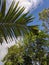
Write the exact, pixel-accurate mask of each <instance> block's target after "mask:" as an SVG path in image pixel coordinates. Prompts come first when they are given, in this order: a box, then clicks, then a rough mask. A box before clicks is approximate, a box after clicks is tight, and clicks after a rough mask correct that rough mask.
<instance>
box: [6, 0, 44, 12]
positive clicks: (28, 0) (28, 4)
mask: <svg viewBox="0 0 49 65" xmlns="http://www.w3.org/2000/svg"><path fill="white" fill-rule="evenodd" d="M12 1H13V0H7V10H8V9H9V7H10V4H11V3H12ZM18 1H19V6H24V7H25V8H26V9H25V12H27V11H28V10H31V9H35V8H37V6H38V5H39V4H41V3H42V1H43V0H15V2H18Z"/></svg>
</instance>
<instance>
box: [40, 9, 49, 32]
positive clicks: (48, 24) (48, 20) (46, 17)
mask: <svg viewBox="0 0 49 65" xmlns="http://www.w3.org/2000/svg"><path fill="white" fill-rule="evenodd" d="M39 19H40V20H42V21H43V26H44V27H45V29H46V32H49V8H48V9H44V10H43V11H41V12H40V13H39Z"/></svg>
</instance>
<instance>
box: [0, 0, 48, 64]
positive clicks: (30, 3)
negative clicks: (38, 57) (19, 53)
mask: <svg viewBox="0 0 49 65" xmlns="http://www.w3.org/2000/svg"><path fill="white" fill-rule="evenodd" d="M15 1H16V2H17V1H20V3H21V4H20V3H19V6H24V7H25V8H26V9H25V11H24V13H26V12H27V11H28V10H30V11H31V12H30V13H31V14H33V15H34V16H35V17H36V18H35V20H34V21H33V22H31V23H29V24H28V25H40V29H42V27H41V25H42V21H39V16H38V13H39V12H41V11H42V10H43V9H45V8H48V7H49V0H15ZM11 2H12V0H7V2H6V6H7V7H6V13H7V11H8V9H9V7H10V5H11ZM17 40H20V37H19V38H18V39H17ZM14 44H15V41H12V42H10V41H9V43H8V44H6V43H5V42H3V44H2V45H0V65H3V64H2V63H1V60H2V59H3V57H4V56H5V55H6V54H7V53H8V47H11V46H12V45H14Z"/></svg>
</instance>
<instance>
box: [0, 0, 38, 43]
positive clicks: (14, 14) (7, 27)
mask: <svg viewBox="0 0 49 65" xmlns="http://www.w3.org/2000/svg"><path fill="white" fill-rule="evenodd" d="M18 4H19V2H17V4H16V5H15V1H14V0H13V2H12V4H11V6H10V8H9V10H8V12H7V14H6V0H4V1H3V3H2V7H1V11H0V42H2V41H3V39H5V40H6V42H7V37H10V38H11V39H12V37H13V33H14V35H15V37H17V36H19V35H22V33H23V34H25V33H29V32H28V30H29V31H37V29H35V28H34V27H33V26H27V24H28V23H30V22H32V21H33V19H34V17H32V15H28V14H29V12H27V13H25V14H23V12H24V10H25V8H24V7H23V8H21V7H18ZM27 15H28V16H27ZM35 27H37V26H35ZM34 33H35V32H34Z"/></svg>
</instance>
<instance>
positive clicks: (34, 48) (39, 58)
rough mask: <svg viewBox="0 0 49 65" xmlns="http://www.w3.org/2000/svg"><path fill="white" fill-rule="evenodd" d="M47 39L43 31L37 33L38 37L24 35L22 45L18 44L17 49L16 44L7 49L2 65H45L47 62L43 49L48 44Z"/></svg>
mask: <svg viewBox="0 0 49 65" xmlns="http://www.w3.org/2000/svg"><path fill="white" fill-rule="evenodd" d="M47 38H48V35H47V34H45V33H44V32H43V31H41V32H39V35H34V34H33V33H32V32H30V34H29V35H27V34H26V35H25V37H24V38H23V42H24V43H23V45H22V44H21V43H20V42H19V43H18V45H19V47H18V46H17V44H16V45H14V46H12V47H11V48H9V49H8V54H7V55H6V56H5V58H4V60H3V61H5V64H4V65H6V64H7V65H9V64H8V63H11V65H33V63H35V65H36V64H37V62H39V64H41V65H46V64H47V61H48V60H49V59H47V56H46V54H47V51H46V49H45V47H47V42H48V40H47ZM48 47H49V46H48ZM48 47H47V48H48ZM32 61H33V63H32Z"/></svg>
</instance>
